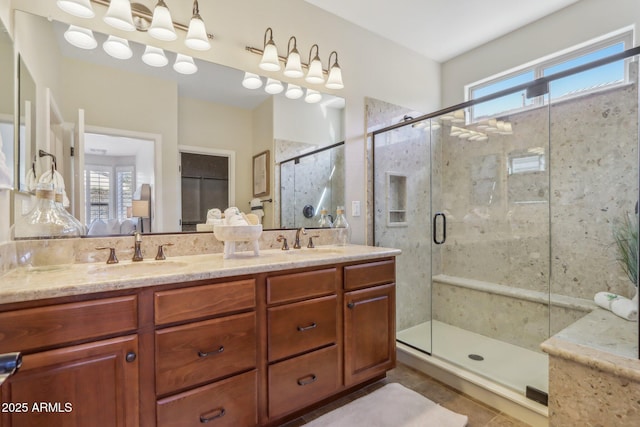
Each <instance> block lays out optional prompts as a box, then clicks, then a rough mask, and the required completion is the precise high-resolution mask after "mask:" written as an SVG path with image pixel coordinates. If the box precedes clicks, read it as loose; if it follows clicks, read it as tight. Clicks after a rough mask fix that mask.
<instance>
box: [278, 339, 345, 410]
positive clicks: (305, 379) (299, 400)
mask: <svg viewBox="0 0 640 427" xmlns="http://www.w3.org/2000/svg"><path fill="white" fill-rule="evenodd" d="M338 387H340V373H339V372H338V348H337V347H336V346H335V345H333V346H331V347H327V348H323V349H322V350H317V351H314V352H312V353H308V354H305V355H303V356H299V357H296V358H293V359H290V360H286V361H284V362H280V363H276V364H274V365H271V366H269V417H271V418H274V417H279V416H281V415H285V414H287V413H289V412H292V411H294V410H296V409H301V408H303V407H305V406H307V405H310V404H312V403H315V402H317V401H319V400H320V399H322V398H324V397H327V396H329V395H330V394H332V393H333V392H334V391H336V390H337V389H338Z"/></svg>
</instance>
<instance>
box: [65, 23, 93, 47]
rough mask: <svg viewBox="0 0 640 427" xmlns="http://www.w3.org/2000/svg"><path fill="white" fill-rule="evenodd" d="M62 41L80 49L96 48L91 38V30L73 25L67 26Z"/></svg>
mask: <svg viewBox="0 0 640 427" xmlns="http://www.w3.org/2000/svg"><path fill="white" fill-rule="evenodd" d="M64 39H65V40H66V41H68V42H69V43H71V44H72V45H73V46H75V47H78V48H80V49H87V50H90V49H95V47H96V46H98V42H97V41H96V39H95V37H93V32H91V30H88V29H86V28H82V27H77V26H75V25H69V29H67V31H65V32H64Z"/></svg>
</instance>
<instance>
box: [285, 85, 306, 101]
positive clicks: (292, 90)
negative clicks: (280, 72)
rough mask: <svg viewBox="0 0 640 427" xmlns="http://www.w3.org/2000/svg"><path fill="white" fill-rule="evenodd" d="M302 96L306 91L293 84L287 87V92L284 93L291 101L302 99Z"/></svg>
mask: <svg viewBox="0 0 640 427" xmlns="http://www.w3.org/2000/svg"><path fill="white" fill-rule="evenodd" d="M302 95H304V91H303V90H302V88H301V87H300V86H298V85H294V84H291V83H289V84H288V85H287V91H286V92H285V93H284V96H286V97H287V98H289V99H298V98H300V97H302Z"/></svg>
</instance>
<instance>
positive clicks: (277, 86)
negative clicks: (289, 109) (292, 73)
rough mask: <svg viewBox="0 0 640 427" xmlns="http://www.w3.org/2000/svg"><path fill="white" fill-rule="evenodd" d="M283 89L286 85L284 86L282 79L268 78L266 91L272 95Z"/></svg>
mask: <svg viewBox="0 0 640 427" xmlns="http://www.w3.org/2000/svg"><path fill="white" fill-rule="evenodd" d="M283 90H284V86H282V83H281V82H280V80H276V79H272V78H268V79H267V84H266V85H265V87H264V91H265V92H267V93H269V94H271V95H277V94H279V93H280V92H282V91H283Z"/></svg>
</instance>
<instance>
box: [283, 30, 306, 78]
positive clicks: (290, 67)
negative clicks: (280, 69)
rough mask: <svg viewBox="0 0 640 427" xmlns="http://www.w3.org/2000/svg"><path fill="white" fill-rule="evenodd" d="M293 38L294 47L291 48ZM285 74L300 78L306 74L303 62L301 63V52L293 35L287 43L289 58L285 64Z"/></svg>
mask: <svg viewBox="0 0 640 427" xmlns="http://www.w3.org/2000/svg"><path fill="white" fill-rule="evenodd" d="M291 40H293V48H291ZM284 75H285V76H287V77H293V78H296V79H297V78H299V77H302V76H304V72H303V71H302V64H301V63H300V53H299V52H298V49H297V47H296V38H295V37H294V36H291V38H290V39H289V44H288V45H287V60H286V62H285V64H284Z"/></svg>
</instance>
